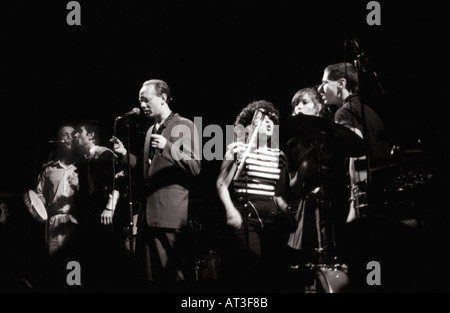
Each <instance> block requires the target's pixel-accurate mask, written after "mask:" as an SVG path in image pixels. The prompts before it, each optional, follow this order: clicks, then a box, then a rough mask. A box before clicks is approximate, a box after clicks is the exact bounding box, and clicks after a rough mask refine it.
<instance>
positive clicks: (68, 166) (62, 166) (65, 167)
mask: <svg viewBox="0 0 450 313" xmlns="http://www.w3.org/2000/svg"><path fill="white" fill-rule="evenodd" d="M53 165H54V166H55V167H60V168H63V169H65V170H68V169H69V168H71V167H72V166H73V164H70V165H65V164H62V163H61V160H58V161H56V162H55V163H54V164H53Z"/></svg>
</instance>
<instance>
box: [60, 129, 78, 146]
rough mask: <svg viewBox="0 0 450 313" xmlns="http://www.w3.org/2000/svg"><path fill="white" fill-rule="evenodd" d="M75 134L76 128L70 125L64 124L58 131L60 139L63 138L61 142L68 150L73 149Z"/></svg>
mask: <svg viewBox="0 0 450 313" xmlns="http://www.w3.org/2000/svg"><path fill="white" fill-rule="evenodd" d="M74 135H75V129H74V128H73V127H70V126H63V127H61V128H60V129H59V131H58V140H63V141H64V142H63V143H62V144H61V146H62V147H64V149H66V150H71V149H72V143H73V137H74Z"/></svg>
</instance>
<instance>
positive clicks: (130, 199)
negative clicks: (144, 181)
mask: <svg viewBox="0 0 450 313" xmlns="http://www.w3.org/2000/svg"><path fill="white" fill-rule="evenodd" d="M121 118H122V116H119V117H118V118H116V120H115V121H114V137H116V124H117V121H118V120H119V119H121ZM113 168H114V182H115V175H116V173H115V165H114V164H113ZM127 169H128V185H127V191H128V213H129V217H128V218H129V225H128V236H129V240H128V241H129V245H130V248H129V249H130V250H129V253H130V254H131V255H132V254H133V242H134V241H133V226H134V222H133V197H132V183H131V181H132V180H131V164H130V121H129V119H127ZM113 186H114V185H113ZM113 189H114V188H113Z"/></svg>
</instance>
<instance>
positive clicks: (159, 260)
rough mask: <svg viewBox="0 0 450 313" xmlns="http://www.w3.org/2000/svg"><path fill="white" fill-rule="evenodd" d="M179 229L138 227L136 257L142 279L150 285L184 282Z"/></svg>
mask: <svg viewBox="0 0 450 313" xmlns="http://www.w3.org/2000/svg"><path fill="white" fill-rule="evenodd" d="M181 233H182V232H181V231H180V230H179V229H170V228H158V227H149V226H147V225H139V227H138V230H137V237H136V257H137V259H138V262H139V264H140V265H141V267H142V270H143V275H144V278H145V280H146V281H147V282H152V283H158V284H159V283H162V284H165V283H174V282H180V281H184V280H185V274H184V270H183V267H184V264H183V257H182V247H181V246H180V243H181V241H180V235H181Z"/></svg>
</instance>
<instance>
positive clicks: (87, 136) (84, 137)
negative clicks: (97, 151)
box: [75, 126, 92, 150]
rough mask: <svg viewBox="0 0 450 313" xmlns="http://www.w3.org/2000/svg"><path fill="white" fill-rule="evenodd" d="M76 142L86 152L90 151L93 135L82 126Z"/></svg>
mask: <svg viewBox="0 0 450 313" xmlns="http://www.w3.org/2000/svg"><path fill="white" fill-rule="evenodd" d="M75 138H76V142H77V143H78V145H79V146H80V147H81V148H83V149H84V150H88V149H89V145H90V143H91V142H92V133H88V132H87V130H86V127H84V126H81V127H80V128H79V129H78V132H77V133H76V135H75Z"/></svg>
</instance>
